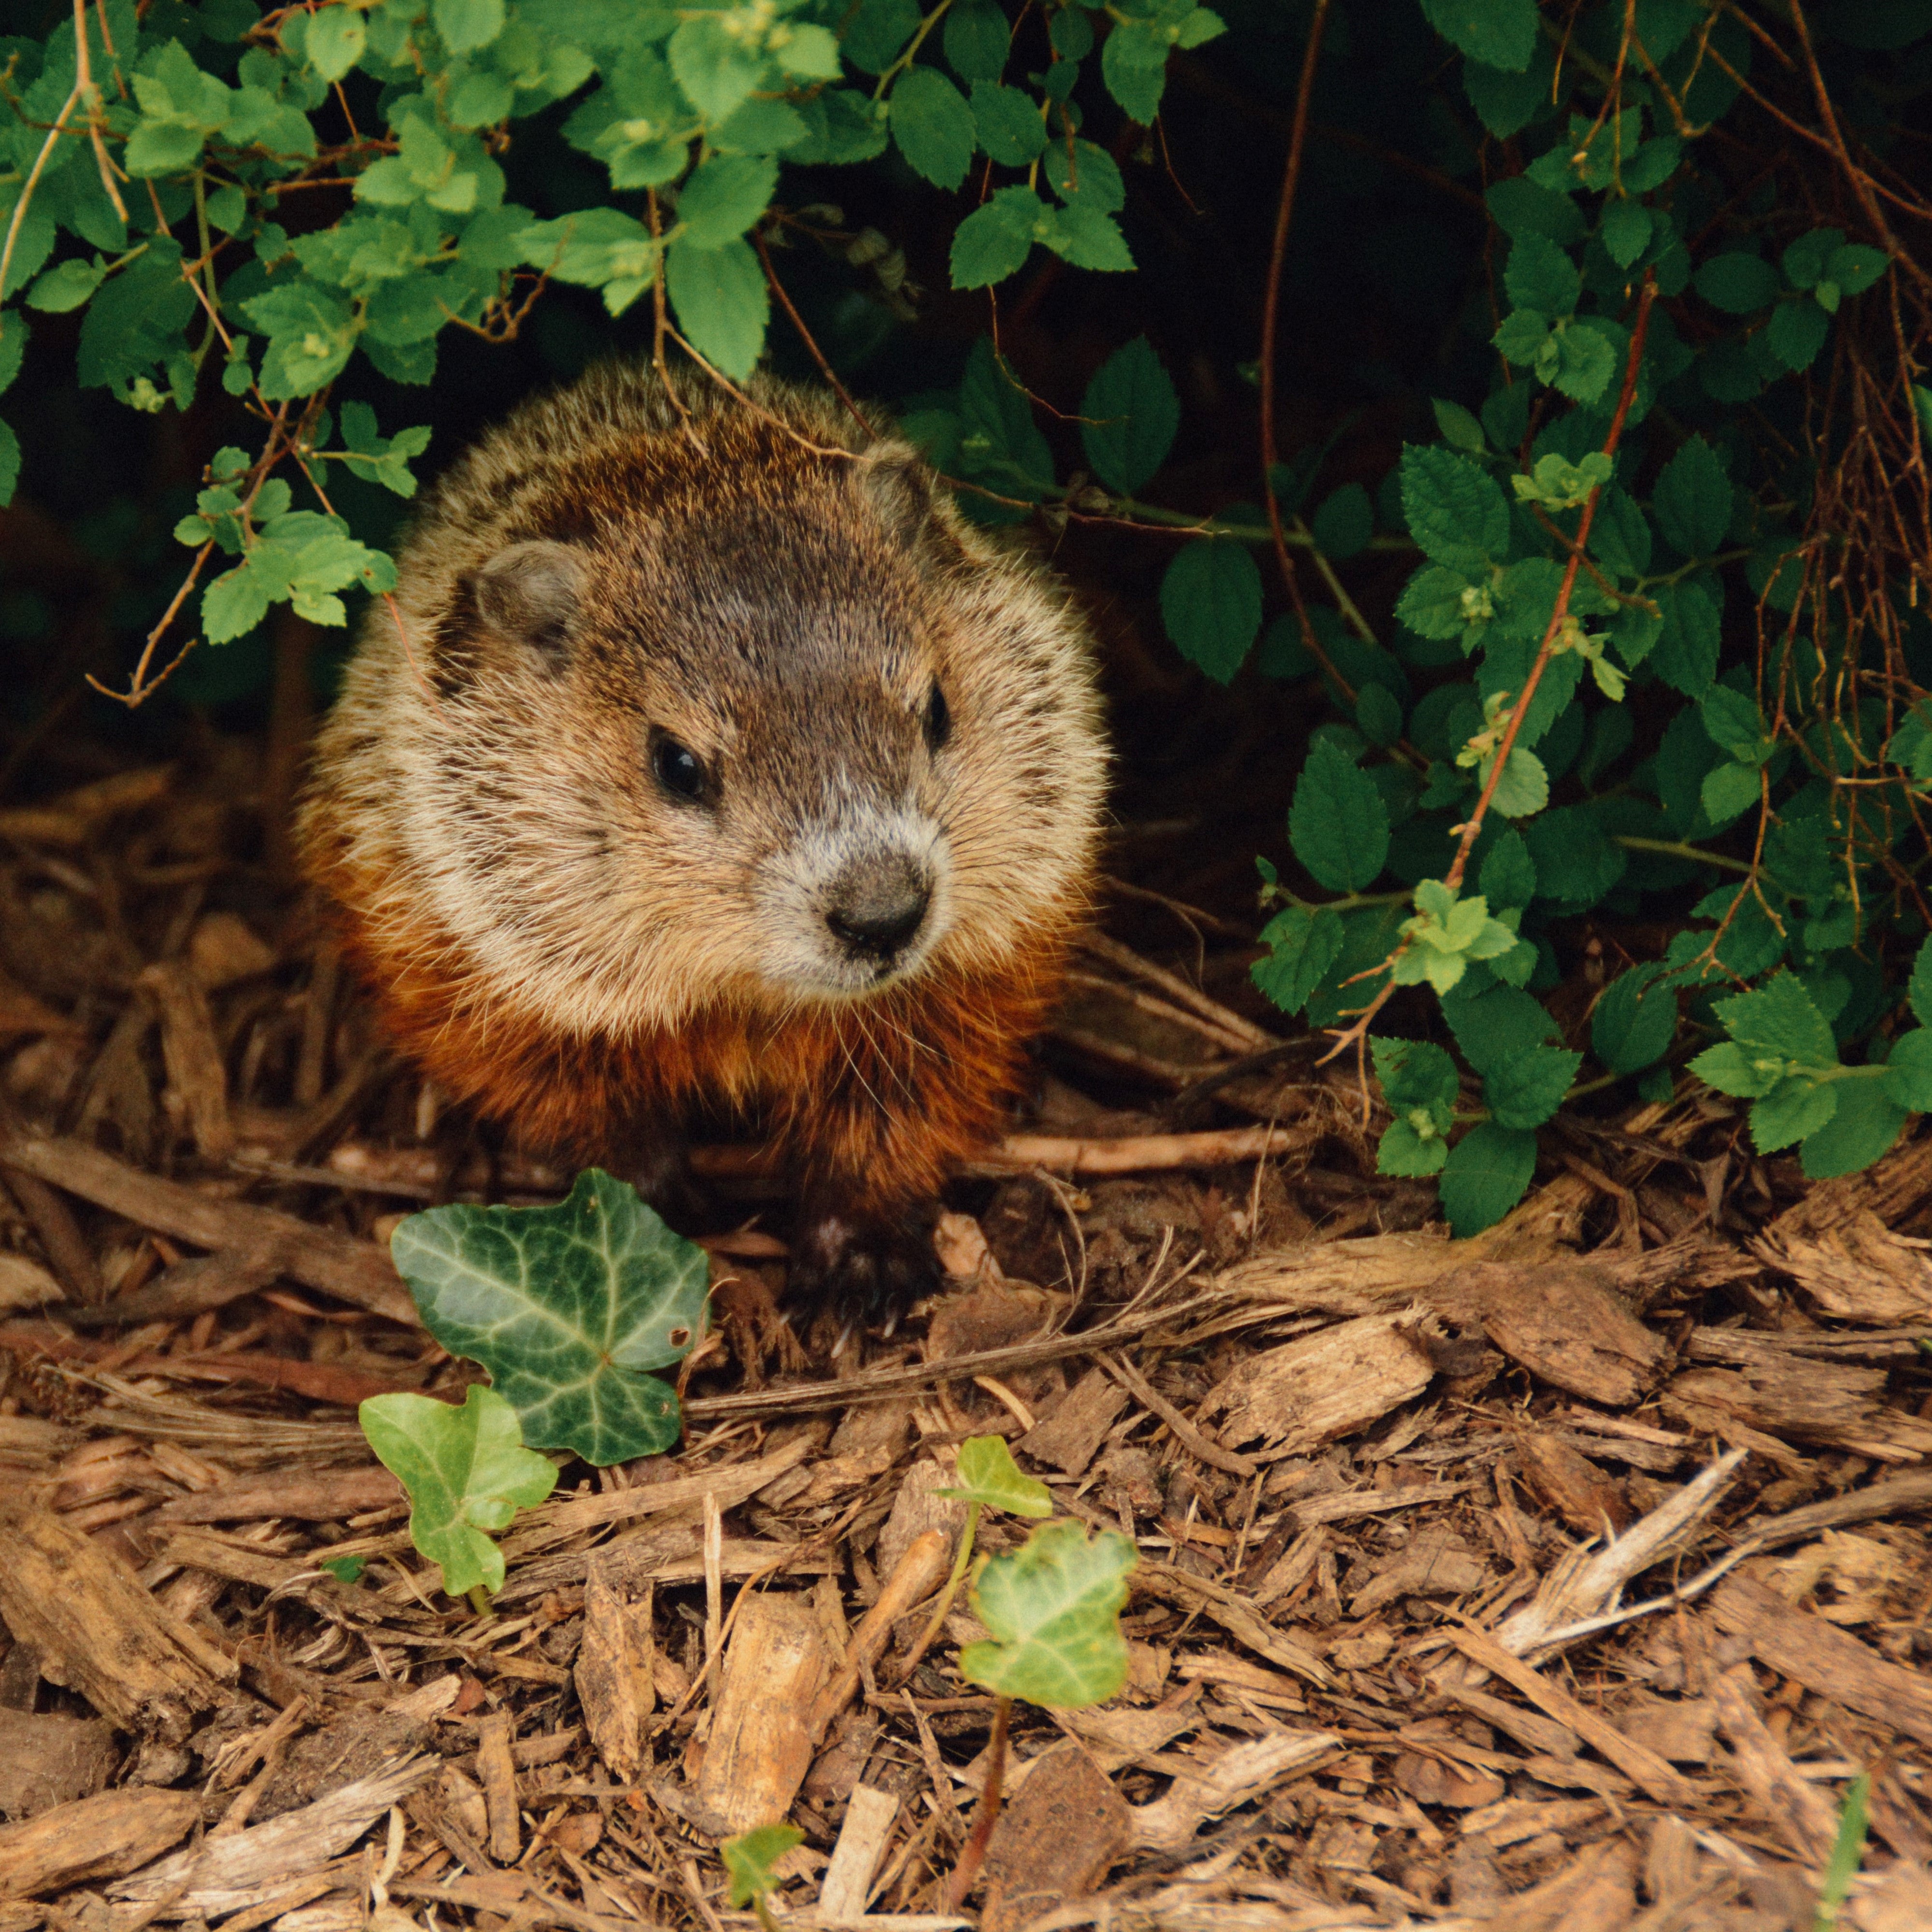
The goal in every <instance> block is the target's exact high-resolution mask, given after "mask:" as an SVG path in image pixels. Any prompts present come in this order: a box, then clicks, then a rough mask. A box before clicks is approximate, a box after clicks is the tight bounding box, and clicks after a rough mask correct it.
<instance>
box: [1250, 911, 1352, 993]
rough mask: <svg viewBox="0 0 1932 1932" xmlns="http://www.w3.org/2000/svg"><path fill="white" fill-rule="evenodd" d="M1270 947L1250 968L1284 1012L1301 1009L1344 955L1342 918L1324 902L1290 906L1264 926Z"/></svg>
mask: <svg viewBox="0 0 1932 1932" xmlns="http://www.w3.org/2000/svg"><path fill="white" fill-rule="evenodd" d="M1262 944H1263V945H1265V946H1266V947H1268V948H1270V949H1271V950H1269V951H1268V953H1267V954H1266V955H1265V956H1264V957H1263V958H1262V959H1257V960H1256V962H1255V963H1254V965H1253V966H1252V967H1251V968H1250V969H1249V971H1250V974H1251V975H1252V977H1253V980H1254V983H1255V984H1256V986H1259V988H1260V989H1261V990H1262V992H1264V993H1265V994H1266V995H1268V998H1270V999H1271V1000H1272V1001H1274V1003H1275V1004H1276V1005H1277V1006H1278V1007H1280V1009H1281V1010H1282V1011H1283V1013H1299V1012H1301V1010H1302V1008H1303V1007H1304V1006H1306V1005H1307V1004H1308V996H1309V995H1310V994H1311V993H1312V992H1314V990H1315V989H1316V987H1317V986H1319V985H1320V984H1321V983H1322V977H1323V976H1324V975H1325V974H1326V973H1327V972H1328V969H1329V968H1330V967H1331V966H1332V965H1334V963H1335V962H1336V961H1337V959H1339V958H1340V956H1341V952H1342V921H1341V918H1340V915H1339V914H1338V913H1332V912H1331V911H1330V910H1328V907H1325V906H1290V907H1289V908H1288V910H1286V912H1281V913H1277V914H1276V915H1275V916H1274V918H1273V919H1270V920H1269V921H1268V924H1267V925H1266V926H1264V927H1263V928H1262Z"/></svg>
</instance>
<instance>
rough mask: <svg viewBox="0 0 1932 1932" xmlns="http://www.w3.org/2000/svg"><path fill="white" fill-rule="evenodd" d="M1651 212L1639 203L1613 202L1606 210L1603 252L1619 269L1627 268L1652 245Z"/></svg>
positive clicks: (1603, 227)
mask: <svg viewBox="0 0 1932 1932" xmlns="http://www.w3.org/2000/svg"><path fill="white" fill-rule="evenodd" d="M1650 231H1651V221H1650V210H1649V208H1646V207H1645V206H1644V205H1643V202H1640V201H1628V200H1621V201H1612V202H1610V203H1609V204H1608V205H1607V206H1606V207H1605V208H1604V219H1603V223H1602V226H1601V228H1600V229H1599V231H1598V232H1599V233H1601V235H1602V236H1603V239H1604V253H1605V254H1607V255H1608V256H1609V257H1610V260H1612V261H1613V262H1614V263H1616V265H1617V266H1618V267H1619V268H1620V269H1628V267H1629V266H1631V263H1633V262H1634V261H1635V260H1637V257H1639V256H1640V255H1641V254H1643V251H1644V250H1645V249H1646V248H1648V247H1649V245H1650Z"/></svg>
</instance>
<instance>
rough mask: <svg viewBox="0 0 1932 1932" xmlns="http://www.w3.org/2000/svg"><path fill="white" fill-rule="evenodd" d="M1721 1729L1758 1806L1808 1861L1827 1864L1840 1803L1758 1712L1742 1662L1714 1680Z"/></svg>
mask: <svg viewBox="0 0 1932 1932" xmlns="http://www.w3.org/2000/svg"><path fill="white" fill-rule="evenodd" d="M1711 1702H1712V1706H1714V1707H1715V1710H1716V1712H1717V1715H1718V1728H1719V1729H1720V1730H1722V1731H1723V1733H1724V1739H1725V1742H1727V1743H1728V1744H1729V1745H1730V1748H1731V1754H1732V1755H1731V1767H1730V1768H1731V1769H1733V1770H1734V1771H1735V1772H1736V1775H1737V1778H1738V1782H1739V1784H1742V1786H1743V1787H1744V1788H1745V1790H1747V1791H1748V1792H1749V1793H1751V1796H1752V1797H1753V1799H1755V1800H1756V1801H1757V1808H1758V1810H1759V1811H1760V1812H1761V1813H1762V1814H1763V1815H1764V1817H1766V1819H1767V1820H1769V1822H1770V1823H1771V1825H1772V1829H1774V1830H1775V1831H1777V1832H1780V1833H1781V1834H1782V1835H1783V1836H1784V1838H1785V1840H1786V1841H1787V1843H1789V1844H1790V1846H1791V1849H1793V1851H1794V1852H1796V1853H1797V1855H1799V1857H1800V1858H1803V1859H1805V1861H1807V1862H1808V1863H1809V1864H1823V1861H1824V1860H1825V1858H1826V1856H1827V1855H1829V1852H1830V1851H1831V1849H1832V1841H1834V1840H1835V1838H1837V1837H1838V1811H1837V1808H1836V1807H1835V1806H1834V1805H1832V1802H1831V1801H1830V1800H1829V1799H1827V1798H1826V1796H1825V1794H1824V1793H1823V1792H1822V1791H1820V1790H1818V1788H1817V1787H1816V1786H1815V1785H1814V1784H1808V1782H1807V1781H1805V1778H1804V1777H1803V1776H1802V1775H1801V1774H1800V1773H1799V1770H1798V1769H1797V1767H1796V1766H1795V1765H1793V1763H1792V1762H1791V1760H1790V1756H1789V1755H1788V1754H1787V1752H1786V1751H1785V1749H1784V1746H1783V1745H1781V1744H1780V1743H1779V1742H1778V1740H1777V1739H1776V1738H1775V1737H1774V1736H1772V1733H1771V1729H1770V1727H1769V1725H1767V1724H1766V1723H1765V1721H1764V1720H1763V1718H1761V1717H1760V1716H1759V1715H1758V1711H1757V1686H1756V1685H1755V1684H1754V1683H1753V1682H1752V1680H1751V1672H1750V1670H1749V1669H1748V1667H1746V1666H1745V1665H1742V1664H1739V1665H1737V1666H1736V1667H1733V1669H1731V1670H1724V1671H1720V1672H1718V1673H1716V1675H1715V1676H1713V1677H1712V1680H1711Z"/></svg>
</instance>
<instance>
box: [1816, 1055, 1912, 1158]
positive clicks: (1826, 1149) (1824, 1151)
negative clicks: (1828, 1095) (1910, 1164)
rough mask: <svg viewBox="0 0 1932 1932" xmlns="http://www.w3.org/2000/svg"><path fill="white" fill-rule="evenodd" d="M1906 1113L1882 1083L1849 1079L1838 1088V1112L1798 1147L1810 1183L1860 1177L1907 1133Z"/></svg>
mask: <svg viewBox="0 0 1932 1932" xmlns="http://www.w3.org/2000/svg"><path fill="white" fill-rule="evenodd" d="M1906 1118H1907V1110H1906V1109H1905V1108H1903V1107H1901V1106H1899V1105H1898V1104H1897V1102H1895V1101H1894V1100H1893V1099H1892V1097H1891V1095H1890V1094H1888V1093H1886V1091H1885V1084H1884V1082H1882V1081H1879V1080H1846V1081H1843V1082H1841V1083H1840V1084H1839V1087H1838V1111H1837V1112H1835V1114H1834V1115H1832V1118H1831V1119H1830V1120H1829V1121H1827V1122H1826V1124H1825V1125H1824V1126H1823V1127H1820V1128H1819V1129H1818V1130H1817V1132H1816V1133H1813V1134H1811V1135H1810V1136H1808V1137H1807V1138H1806V1139H1805V1142H1804V1145H1802V1147H1800V1148H1799V1151H1798V1153H1799V1164H1800V1165H1801V1166H1802V1167H1803V1169H1804V1170H1805V1178H1806V1179H1807V1180H1808V1181H1832V1180H1835V1179H1836V1178H1838V1176H1839V1175H1841V1174H1858V1173H1860V1172H1862V1171H1863V1170H1864V1169H1866V1168H1868V1167H1869V1166H1871V1164H1872V1163H1873V1161H1875V1160H1879V1159H1881V1158H1882V1157H1883V1156H1885V1154H1889V1153H1890V1152H1891V1147H1892V1143H1893V1142H1895V1141H1896V1140H1897V1139H1898V1136H1899V1135H1900V1133H1902V1132H1903V1130H1904V1127H1905V1123H1906Z"/></svg>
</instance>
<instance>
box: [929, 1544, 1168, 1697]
mask: <svg viewBox="0 0 1932 1932" xmlns="http://www.w3.org/2000/svg"><path fill="white" fill-rule="evenodd" d="M1136 1560H1137V1556H1136V1551H1135V1549H1134V1546H1133V1544H1132V1543H1131V1542H1130V1541H1129V1540H1128V1539H1127V1538H1126V1537H1124V1536H1122V1535H1120V1534H1119V1533H1118V1532H1117V1531H1114V1530H1111V1529H1106V1530H1103V1531H1102V1532H1100V1535H1098V1536H1097V1537H1094V1538H1092V1539H1091V1540H1090V1539H1089V1538H1088V1535H1087V1531H1086V1528H1085V1526H1084V1525H1083V1524H1081V1523H1074V1522H1071V1521H1070V1520H1067V1518H1065V1517H1062V1518H1061V1520H1059V1521H1058V1522H1057V1523H1042V1524H1041V1525H1040V1527H1039V1529H1036V1530H1035V1531H1034V1532H1033V1534H1032V1535H1031V1536H1030V1537H1028V1539H1027V1541H1026V1542H1025V1545H1024V1546H1023V1547H1022V1548H1020V1549H1019V1550H1016V1551H1014V1552H1013V1553H1012V1554H1011V1555H1010V1556H995V1557H993V1558H991V1559H989V1560H988V1561H987V1562H986V1563H984V1564H983V1565H981V1566H980V1571H979V1573H978V1574H977V1576H976V1577H974V1580H973V1583H972V1586H971V1602H972V1606H973V1613H974V1616H977V1618H978V1619H980V1622H982V1623H983V1624H984V1625H986V1628H987V1629H988V1630H989V1631H991V1632H992V1641H991V1642H990V1643H969V1644H968V1645H967V1646H965V1649H962V1651H961V1652H960V1653H959V1674H960V1675H961V1676H962V1677H964V1678H965V1679H966V1680H967V1682H968V1683H971V1684H981V1685H985V1686H986V1688H987V1689H988V1690H989V1691H992V1692H993V1693H994V1694H995V1695H996V1696H998V1697H1023V1698H1025V1700H1026V1701H1027V1702H1028V1703H1029V1704H1042V1705H1046V1706H1049V1707H1051V1708H1054V1709H1062V1710H1079V1709H1082V1708H1083V1707H1084V1706H1087V1705H1089V1704H1099V1703H1105V1702H1106V1700H1107V1699H1108V1698H1109V1697H1114V1696H1116V1695H1117V1694H1118V1693H1119V1691H1120V1688H1121V1685H1124V1683H1125V1682H1127V1642H1126V1640H1125V1639H1124V1637H1122V1636H1121V1626H1120V1616H1121V1607H1122V1606H1123V1605H1124V1604H1125V1603H1126V1602H1127V1576H1128V1573H1129V1572H1130V1571H1132V1570H1133V1567H1134V1565H1135V1563H1136Z"/></svg>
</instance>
